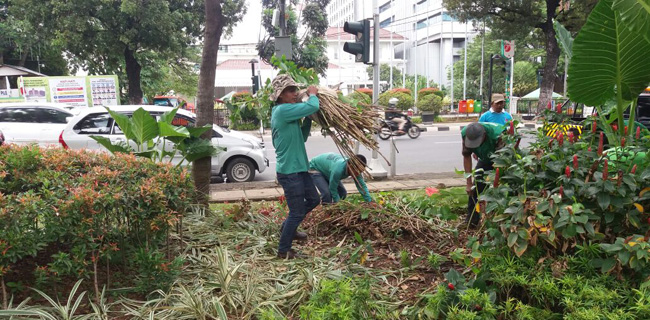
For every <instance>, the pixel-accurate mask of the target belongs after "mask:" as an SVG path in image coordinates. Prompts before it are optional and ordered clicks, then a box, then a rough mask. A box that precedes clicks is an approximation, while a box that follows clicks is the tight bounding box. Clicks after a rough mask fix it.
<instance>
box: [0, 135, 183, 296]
mask: <svg viewBox="0 0 650 320" xmlns="http://www.w3.org/2000/svg"><path fill="white" fill-rule="evenodd" d="M192 203H195V198H194V189H193V184H192V180H191V175H190V174H189V173H188V172H187V171H186V170H185V169H179V168H175V167H172V166H171V165H167V164H159V163H158V164H157V163H153V162H151V161H148V160H142V159H137V158H136V157H135V156H132V155H123V154H118V155H115V156H112V155H109V154H103V153H95V152H87V151H70V150H63V149H54V148H50V149H40V148H38V147H35V146H29V147H18V146H11V145H9V146H3V147H0V253H1V254H0V276H2V280H3V281H4V282H5V283H7V282H11V281H18V280H20V279H24V278H25V277H26V278H28V279H29V278H30V277H29V275H30V273H31V274H33V278H34V281H35V283H23V285H28V286H37V287H48V288H49V287H51V286H52V285H53V286H55V290H56V286H57V284H59V283H62V282H66V281H69V280H71V279H75V280H76V279H78V278H90V277H91V276H98V275H97V273H96V270H101V274H100V275H99V276H98V278H99V279H102V278H106V277H107V274H108V273H109V272H110V270H115V269H119V270H120V273H121V274H129V276H128V277H127V280H125V283H122V285H135V286H136V289H137V290H138V291H142V292H149V290H152V289H155V288H162V287H164V286H165V285H167V284H169V281H171V280H173V279H169V278H165V277H167V276H169V272H173V270H171V269H173V267H174V266H179V261H177V260H172V261H169V259H164V257H163V255H162V254H161V253H160V252H159V250H158V249H159V248H160V247H161V246H162V245H163V244H165V243H166V242H167V241H168V240H169V239H168V236H169V232H170V229H171V228H173V227H174V226H176V223H177V221H178V220H179V219H180V218H181V217H182V215H183V214H184V213H185V212H187V211H188V210H189V208H190V206H191V204H192ZM152 261H153V263H152ZM108 265H110V268H109V267H108ZM28 266H29V267H28ZM138 270H141V271H138ZM142 270H145V271H142ZM93 278H94V277H93ZM165 279H166V280H168V281H165ZM113 281H115V279H114V278H112V281H111V282H113ZM73 282H74V281H73ZM99 282H100V283H99V284H98V286H99V288H101V287H102V286H103V285H104V283H102V281H101V280H99Z"/></svg>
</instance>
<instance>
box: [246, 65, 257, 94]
mask: <svg viewBox="0 0 650 320" xmlns="http://www.w3.org/2000/svg"><path fill="white" fill-rule="evenodd" d="M258 62H259V61H257V59H255V58H253V59H251V61H248V63H250V64H251V74H252V77H251V80H253V94H255V93H257V89H258V88H257V86H258V82H257V76H256V75H255V64H256V63H258Z"/></svg>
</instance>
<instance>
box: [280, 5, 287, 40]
mask: <svg viewBox="0 0 650 320" xmlns="http://www.w3.org/2000/svg"><path fill="white" fill-rule="evenodd" d="M284 2H285V0H280V37H284V36H286V35H287V23H286V21H285V18H284V17H285V16H284V15H285V13H284V10H285V8H284Z"/></svg>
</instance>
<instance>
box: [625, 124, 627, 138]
mask: <svg viewBox="0 0 650 320" xmlns="http://www.w3.org/2000/svg"><path fill="white" fill-rule="evenodd" d="M625 135H626V136H627V126H625Z"/></svg>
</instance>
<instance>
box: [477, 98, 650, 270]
mask: <svg viewBox="0 0 650 320" xmlns="http://www.w3.org/2000/svg"><path fill="white" fill-rule="evenodd" d="M547 112H548V113H551V112H553V111H547ZM554 116H555V117H562V115H559V114H556V115H554ZM594 121H595V120H593V119H588V120H587V123H589V124H592V123H593V122H594ZM598 127H600V126H597V125H596V126H594V125H593V124H592V125H591V128H593V130H592V129H591V128H590V129H589V130H585V131H583V132H582V135H581V137H580V139H578V138H577V137H575V136H573V135H568V134H566V133H563V132H560V133H558V134H557V135H556V136H553V137H548V136H546V135H544V134H543V132H542V131H540V132H539V133H538V135H537V139H536V141H535V142H533V143H532V144H531V146H530V148H529V149H527V150H520V149H519V148H518V147H515V145H516V144H517V143H518V142H517V141H518V140H519V139H520V138H521V137H520V136H519V134H518V133H516V132H514V131H513V132H512V133H511V134H510V135H506V136H505V140H506V141H507V145H506V147H504V148H503V149H501V150H499V151H498V152H497V153H496V157H495V158H494V166H495V168H497V169H499V170H498V172H499V173H498V174H499V177H498V178H497V177H496V175H497V170H494V172H492V173H491V175H490V177H489V179H492V183H491V184H492V185H493V187H492V188H490V189H488V190H487V191H486V192H485V193H484V194H483V195H481V198H482V199H483V200H485V201H487V206H486V211H487V213H488V214H489V216H490V218H491V219H490V222H489V224H490V225H491V226H492V227H493V228H492V229H491V231H490V234H491V235H492V236H494V237H495V238H496V239H497V240H501V241H505V242H506V243H507V245H508V246H509V247H510V248H512V250H514V252H515V253H516V254H517V255H519V256H521V255H522V254H523V253H524V252H525V251H526V250H527V249H528V248H529V247H530V246H538V247H542V248H544V249H546V250H547V251H548V252H549V253H558V252H560V253H564V252H568V251H570V250H571V248H574V247H575V246H576V244H577V243H580V242H582V241H583V240H589V241H592V242H594V243H600V249H601V250H603V251H604V254H603V255H602V256H601V257H598V258H596V259H594V260H593V263H594V264H595V265H598V266H600V267H602V270H603V271H610V270H613V269H614V268H615V267H616V266H617V265H618V266H627V267H630V268H632V269H634V270H638V271H641V270H642V269H644V267H646V266H647V265H648V263H649V262H650V252H649V251H648V248H650V244H648V242H647V240H648V237H647V235H648V234H649V232H650V219H648V217H647V213H646V208H649V207H650V193H649V192H647V191H648V190H650V189H649V188H646V186H648V185H649V184H650V167H649V166H648V162H647V161H646V160H645V152H646V151H647V150H648V148H649V147H650V137H649V136H642V135H636V134H634V135H633V134H631V133H630V134H629V136H627V137H616V138H615V139H610V141H616V142H615V143H612V144H607V142H606V137H605V135H603V133H602V132H599V131H598V130H597V128H598ZM621 141H625V142H623V143H625V145H622V144H621Z"/></svg>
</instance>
